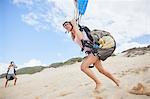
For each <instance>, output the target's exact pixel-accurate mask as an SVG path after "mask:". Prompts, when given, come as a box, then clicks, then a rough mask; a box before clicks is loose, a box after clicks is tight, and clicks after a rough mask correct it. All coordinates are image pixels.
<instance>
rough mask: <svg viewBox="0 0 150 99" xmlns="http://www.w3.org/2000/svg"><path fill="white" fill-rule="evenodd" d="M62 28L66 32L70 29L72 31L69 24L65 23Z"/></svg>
mask: <svg viewBox="0 0 150 99" xmlns="http://www.w3.org/2000/svg"><path fill="white" fill-rule="evenodd" d="M63 26H64V28H65V29H66V30H67V31H68V32H70V31H71V29H72V26H71V24H70V23H65V24H64V25H63Z"/></svg>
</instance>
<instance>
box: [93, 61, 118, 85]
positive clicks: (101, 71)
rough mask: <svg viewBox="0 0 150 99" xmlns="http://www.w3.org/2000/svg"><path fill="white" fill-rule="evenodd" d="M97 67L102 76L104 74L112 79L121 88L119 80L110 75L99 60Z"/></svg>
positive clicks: (96, 63)
mask: <svg viewBox="0 0 150 99" xmlns="http://www.w3.org/2000/svg"><path fill="white" fill-rule="evenodd" d="M94 65H95V67H96V68H97V69H98V71H99V72H100V73H102V74H104V75H105V76H107V77H108V78H109V79H111V80H112V81H113V82H114V83H115V84H116V85H117V86H119V80H118V79H116V78H114V77H113V76H112V74H110V73H109V72H108V71H107V70H105V69H104V68H103V67H102V64H101V60H97V61H96V62H95V64H94Z"/></svg>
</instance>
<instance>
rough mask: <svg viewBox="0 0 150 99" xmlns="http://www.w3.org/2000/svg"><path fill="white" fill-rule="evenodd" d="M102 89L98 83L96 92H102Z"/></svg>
mask: <svg viewBox="0 0 150 99" xmlns="http://www.w3.org/2000/svg"><path fill="white" fill-rule="evenodd" d="M100 89H101V83H97V84H96V87H95V91H96V92H100Z"/></svg>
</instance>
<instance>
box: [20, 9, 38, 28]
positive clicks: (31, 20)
mask: <svg viewBox="0 0 150 99" xmlns="http://www.w3.org/2000/svg"><path fill="white" fill-rule="evenodd" d="M37 19H38V17H37V15H36V14H35V13H33V12H30V13H28V14H26V15H22V21H24V22H25V23H27V24H29V25H31V26H34V25H37V24H39V22H38V21H37Z"/></svg>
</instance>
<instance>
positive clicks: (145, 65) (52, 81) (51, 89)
mask: <svg viewBox="0 0 150 99" xmlns="http://www.w3.org/2000/svg"><path fill="white" fill-rule="evenodd" d="M149 59H150V54H149V53H147V54H145V55H137V56H136V57H125V56H124V55H122V54H119V55H117V56H113V57H110V58H108V59H107V60H106V61H104V62H102V64H103V67H104V68H105V69H107V70H108V71H110V72H111V73H112V74H113V75H114V76H115V77H117V78H119V80H120V87H117V86H116V85H115V84H114V83H113V82H112V81H111V80H109V79H108V78H106V77H105V76H104V75H102V74H100V73H99V72H98V71H97V70H96V69H95V68H92V70H93V71H94V72H95V74H96V75H97V76H98V78H99V79H100V80H101V83H102V86H101V92H100V93H97V92H95V91H94V87H95V85H94V82H93V81H92V80H91V79H90V78H88V77H87V76H86V75H85V74H84V73H83V72H82V71H81V70H80V64H81V63H75V64H73V65H66V66H63V67H59V68H48V69H44V70H43V71H41V72H38V73H35V74H32V75H29V74H26V75H17V77H18V81H17V85H16V86H13V81H10V82H9V83H8V87H7V88H4V83H5V79H0V99H150V60H149Z"/></svg>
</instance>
